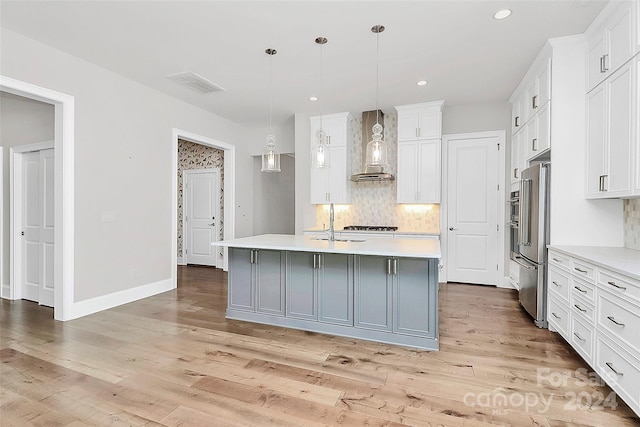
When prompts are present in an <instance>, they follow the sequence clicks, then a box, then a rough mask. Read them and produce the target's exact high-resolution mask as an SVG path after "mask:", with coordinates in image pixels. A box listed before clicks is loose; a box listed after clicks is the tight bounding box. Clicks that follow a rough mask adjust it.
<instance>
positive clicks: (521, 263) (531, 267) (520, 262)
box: [513, 256, 536, 270]
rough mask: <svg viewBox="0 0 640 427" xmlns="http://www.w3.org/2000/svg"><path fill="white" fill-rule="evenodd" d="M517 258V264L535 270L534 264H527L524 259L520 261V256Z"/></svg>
mask: <svg viewBox="0 0 640 427" xmlns="http://www.w3.org/2000/svg"><path fill="white" fill-rule="evenodd" d="M515 258H516V259H514V260H513V261H515V263H516V264H518V265H519V266H520V267H524V268H526V269H527V270H535V269H536V267H535V266H533V265H527V264H525V263H524V262H522V261H519V260H520V259H521V258H520V257H519V256H517V257H515Z"/></svg>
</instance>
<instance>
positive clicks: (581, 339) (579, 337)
mask: <svg viewBox="0 0 640 427" xmlns="http://www.w3.org/2000/svg"><path fill="white" fill-rule="evenodd" d="M573 335H575V336H576V338H578V339H579V340H580V341H586V339H585V338H582V337H581V336H580V335H578V333H577V332H574V333H573Z"/></svg>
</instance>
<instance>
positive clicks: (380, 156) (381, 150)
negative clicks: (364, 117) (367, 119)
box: [366, 25, 387, 167]
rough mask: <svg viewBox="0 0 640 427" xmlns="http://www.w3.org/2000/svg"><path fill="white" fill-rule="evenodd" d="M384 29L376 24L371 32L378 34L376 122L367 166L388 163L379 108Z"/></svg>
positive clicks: (369, 146)
mask: <svg viewBox="0 0 640 427" xmlns="http://www.w3.org/2000/svg"><path fill="white" fill-rule="evenodd" d="M383 31H384V27H383V26H382V25H374V26H373V27H371V32H373V33H375V34H376V124H375V125H373V128H371V129H372V130H373V135H372V138H371V141H370V142H369V143H368V144H367V157H366V166H373V167H376V166H378V167H385V166H386V165H387V144H386V143H385V142H384V141H383V140H382V125H381V124H380V122H379V120H380V117H379V115H380V112H379V110H378V85H379V83H380V82H379V80H380V79H379V74H380V73H379V65H378V62H379V51H380V40H379V39H380V33H381V32H383Z"/></svg>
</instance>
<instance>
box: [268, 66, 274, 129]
mask: <svg viewBox="0 0 640 427" xmlns="http://www.w3.org/2000/svg"><path fill="white" fill-rule="evenodd" d="M272 116H273V54H270V55H269V135H273V129H272V126H271V117H272Z"/></svg>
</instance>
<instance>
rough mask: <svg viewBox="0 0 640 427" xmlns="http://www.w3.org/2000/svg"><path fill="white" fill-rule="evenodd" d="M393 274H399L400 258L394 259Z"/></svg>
mask: <svg viewBox="0 0 640 427" xmlns="http://www.w3.org/2000/svg"><path fill="white" fill-rule="evenodd" d="M393 274H394V275H397V274H398V260H397V259H395V258H394V259H393Z"/></svg>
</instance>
